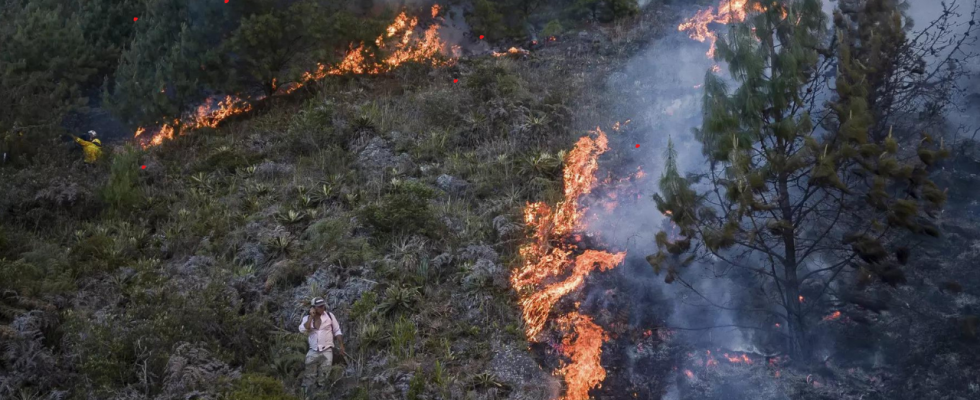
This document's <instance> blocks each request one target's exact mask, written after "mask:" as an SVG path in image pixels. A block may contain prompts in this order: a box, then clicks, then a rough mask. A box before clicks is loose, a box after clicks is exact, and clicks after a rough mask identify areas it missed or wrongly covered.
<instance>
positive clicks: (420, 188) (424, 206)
mask: <svg viewBox="0 0 980 400" xmlns="http://www.w3.org/2000/svg"><path fill="white" fill-rule="evenodd" d="M434 197H435V193H434V191H433V190H432V189H430V188H428V187H427V186H425V185H423V184H420V183H414V182H406V183H400V184H397V185H395V186H394V188H393V190H392V191H391V192H389V193H387V194H385V195H384V197H382V199H381V201H380V202H379V203H378V204H372V205H369V206H367V207H364V208H363V209H362V210H361V216H362V217H363V218H364V221H365V222H366V223H367V224H368V225H369V226H371V227H372V228H374V229H375V230H376V231H378V232H381V233H386V234H393V233H400V232H410V233H417V234H422V235H427V236H435V235H436V234H438V231H439V229H440V228H439V222H438V221H437V220H436V217H435V213H434V212H433V211H432V208H431V207H430V206H429V200H431V199H432V198H434Z"/></svg>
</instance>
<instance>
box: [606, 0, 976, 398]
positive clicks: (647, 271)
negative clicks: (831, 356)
mask: <svg viewBox="0 0 980 400" xmlns="http://www.w3.org/2000/svg"><path fill="white" fill-rule="evenodd" d="M643 3H644V2H641V6H642V5H645V4H643ZM951 4H954V3H951ZM973 4H974V3H973V1H972V0H970V1H962V0H961V1H959V2H957V3H956V4H955V5H958V7H959V8H958V11H959V12H960V14H961V15H960V16H959V17H958V19H957V20H956V21H957V22H956V23H955V24H954V26H955V27H956V29H960V30H961V31H965V30H966V29H969V27H970V25H969V24H968V22H969V20H970V18H971V14H970V12H971V11H972V10H973ZM836 6H837V2H836V1H824V3H823V8H824V11H825V13H827V15H828V17H829V16H831V15H832V12H833V9H834V8H835V7H836ZM697 10H698V9H697V8H695V7H684V8H682V9H679V10H677V12H678V14H679V16H680V18H682V19H686V18H689V17H691V16H693V15H694V14H695V12H697ZM906 13H907V15H908V16H909V17H910V18H911V19H913V20H914V21H915V22H916V25H915V27H914V28H913V29H912V31H913V32H916V31H917V30H921V29H922V28H926V27H927V26H928V23H929V22H930V21H933V20H935V19H936V18H938V17H939V16H940V15H941V13H942V7H941V6H940V4H939V2H938V1H935V0H913V1H910V8H909V9H908V10H907V12H906ZM831 21H832V19H830V18H828V23H830V22H831ZM679 22H680V21H675V23H679ZM674 26H676V25H674ZM715 28H717V30H718V32H719V33H722V32H724V29H725V28H724V27H720V26H715ZM910 36H911V35H910ZM976 49H978V47H977V46H975V45H974V46H971V48H970V49H967V50H968V51H975V50H976ZM707 50H708V44H706V43H699V42H697V41H694V40H692V39H690V38H689V37H688V36H687V35H686V34H685V33H683V32H677V31H676V30H674V29H668V33H667V34H666V36H665V37H663V38H661V39H659V40H656V41H653V42H651V43H650V44H649V45H648V47H647V48H646V49H644V50H642V51H641V52H639V54H637V55H636V56H634V57H633V58H632V59H631V60H629V61H628V62H627V63H626V65H625V66H624V67H623V68H622V69H621V70H620V71H619V72H616V73H613V74H611V75H610V76H609V78H608V80H607V82H606V96H607V100H608V101H609V102H611V103H612V104H613V105H614V107H613V108H614V109H615V110H616V113H617V114H618V115H627V116H629V118H631V119H632V122H631V123H630V125H629V126H630V128H628V129H625V130H624V133H616V132H613V133H611V137H613V138H616V136H617V135H621V137H619V138H618V139H619V140H618V141H619V142H620V143H627V144H629V146H628V147H624V148H618V149H614V150H613V151H614V152H618V153H620V154H622V155H624V156H625V157H627V158H628V161H627V162H626V163H625V164H626V166H625V167H622V168H621V170H619V171H615V172H614V175H616V174H618V176H622V173H623V172H624V171H626V172H628V171H632V170H635V168H636V167H637V166H639V167H641V168H642V169H643V170H644V171H645V172H646V174H647V175H646V177H644V178H642V179H637V180H635V184H636V188H635V190H636V192H635V194H636V195H637V199H635V200H634V199H617V201H618V203H619V204H618V206H617V207H616V208H615V209H612V210H607V209H605V208H603V207H599V206H597V205H598V204H602V203H603V201H609V200H608V199H593V200H594V204H596V206H593V207H592V208H591V211H590V213H591V214H592V215H593V217H592V218H591V219H590V220H589V230H590V231H592V232H594V233H595V234H596V235H597V236H598V237H600V238H601V240H602V242H603V243H604V244H606V245H607V246H609V247H610V248H614V249H616V250H621V249H625V250H626V251H627V259H626V261H625V262H624V265H621V266H620V267H618V268H616V269H613V270H612V271H610V272H608V273H607V274H613V275H617V279H616V280H615V281H616V282H617V283H618V284H620V285H622V287H619V288H618V289H619V290H620V291H621V292H623V293H627V294H629V295H631V296H636V297H635V298H633V301H634V303H635V305H634V306H633V308H632V312H631V314H630V324H632V325H634V326H639V327H641V329H646V328H647V327H649V326H651V325H653V326H664V325H666V326H668V327H672V328H679V329H677V331H676V332H677V335H676V337H675V339H674V340H676V341H679V342H681V343H683V344H684V345H686V346H691V347H695V348H702V349H716V348H723V349H728V350H731V351H742V352H748V353H756V354H760V355H770V354H772V353H773V352H775V351H776V349H778V346H775V339H773V337H772V336H770V335H767V334H760V333H759V332H757V331H754V330H746V329H741V328H738V327H734V326H735V325H739V326H741V325H752V326H759V325H760V324H761V323H764V322H765V321H766V319H765V313H750V312H745V311H738V310H739V309H740V308H741V307H743V306H746V305H749V304H750V303H749V302H750V301H752V300H753V297H754V299H755V300H758V298H759V294H758V293H750V292H749V291H748V289H747V288H749V287H754V288H758V287H759V286H760V285H759V282H757V281H751V279H752V278H751V277H747V276H746V275H745V274H741V275H740V274H732V273H731V271H727V272H728V273H727V274H723V273H722V272H724V271H723V269H724V266H723V265H721V263H714V262H713V261H715V260H710V259H708V260H699V261H698V262H696V263H694V264H693V265H691V266H689V267H687V268H686V269H684V270H682V272H681V273H680V277H679V280H682V281H683V282H685V283H687V284H689V285H690V286H689V287H687V286H685V285H684V284H679V283H678V282H674V283H673V284H667V283H665V282H664V276H663V275H660V276H658V275H656V274H655V273H654V271H653V269H652V268H651V267H650V266H649V264H647V262H646V261H645V260H644V257H645V256H646V255H647V254H651V253H653V252H655V251H656V249H657V246H656V244H655V240H654V236H655V235H656V233H657V232H658V231H660V230H662V229H663V230H669V229H670V223H669V221H668V220H667V218H666V217H665V216H663V215H662V214H661V213H660V212H659V211H658V210H657V209H656V207H655V204H654V202H653V201H652V200H651V199H650V196H651V195H653V194H654V193H657V192H658V188H657V183H658V180H659V177H660V175H661V171H662V170H663V167H664V162H665V157H664V154H663V152H664V149H666V147H667V143H668V140H670V141H672V142H673V145H674V148H675V150H676V152H677V156H678V157H677V163H678V169H679V170H680V171H681V173H682V175H683V174H685V173H694V172H704V171H705V169H706V160H705V157H704V156H703V155H702V153H701V145H700V143H699V142H698V141H697V140H696V139H695V137H694V134H693V129H694V128H698V127H700V125H701V122H702V119H703V118H702V110H701V100H702V96H703V91H702V89H701V85H702V84H703V82H704V77H705V74H706V73H707V72H708V71H709V70H710V69H712V67H715V62H714V61H712V60H710V59H709V58H708V57H707V56H706V55H705V53H706V51H707ZM934 57H936V58H935V59H934V60H927V61H935V60H938V59H940V57H943V55H942V54H937V55H934ZM718 67H720V72H719V73H718V75H721V76H723V77H727V66H726V65H719V66H718ZM963 68H964V69H965V70H966V71H967V72H968V74H965V75H964V77H963V78H962V79H961V80H960V82H958V84H959V86H960V87H961V88H967V89H970V90H967V91H965V92H963V93H959V94H957V95H958V96H960V98H959V99H958V100H954V102H953V105H954V106H955V107H954V108H953V109H951V110H949V114H948V115H947V119H948V121H949V123H950V124H951V125H953V126H950V128H949V129H950V130H957V129H959V130H962V128H959V126H964V125H965V126H977V125H978V124H977V121H976V116H975V113H970V112H969V109H968V108H967V107H972V109H973V110H975V109H976V107H977V104H978V103H970V102H969V101H966V100H971V99H973V100H975V101H977V100H978V99H980V94H977V93H976V92H977V89H978V88H980V81H978V79H977V77H976V75H977V72H980V71H978V68H980V67H978V66H977V63H975V62H974V63H970V64H969V65H963ZM730 87H731V86H730ZM828 95H829V94H828ZM633 143H636V144H639V145H640V146H639V148H634V147H633V145H632V144H633ZM598 196H601V194H600V195H597V197H598ZM757 265H763V263H762V260H759V262H758V263H757ZM811 268H819V267H811ZM599 292H601V291H600V290H593V291H592V292H591V293H590V294H589V301H588V303H592V304H601V303H602V301H601V300H598V299H596V297H601V296H603V295H604V294H603V293H599ZM718 306H721V307H718ZM773 307H774V309H773V310H772V311H777V310H776V309H775V306H773ZM769 323H771V321H770V322H769ZM712 326H715V327H725V328H720V329H698V328H704V327H712ZM684 328H689V329H684ZM824 340H825V341H826V342H825V343H819V344H816V346H819V347H820V348H827V349H829V348H830V347H831V346H833V343H832V341H833V339H832V338H826V339H824ZM817 351H818V352H821V350H819V349H818V350H817ZM828 351H829V350H828ZM747 389H748V388H746V390H747ZM662 394H663V395H665V397H664V398H670V399H679V398H682V397H683V395H682V394H681V393H679V392H678V388H677V387H676V386H674V385H670V386H668V388H667V389H666V392H665V393H662ZM773 396H775V397H773V398H784V397H785V396H784V395H780V394H773Z"/></svg>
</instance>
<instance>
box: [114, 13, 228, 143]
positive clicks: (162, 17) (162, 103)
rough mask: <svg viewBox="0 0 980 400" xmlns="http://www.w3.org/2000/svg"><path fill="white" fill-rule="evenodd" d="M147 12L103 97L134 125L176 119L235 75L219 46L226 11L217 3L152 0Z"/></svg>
mask: <svg viewBox="0 0 980 400" xmlns="http://www.w3.org/2000/svg"><path fill="white" fill-rule="evenodd" d="M147 14H148V15H147V16H146V17H144V18H143V19H142V21H143V22H144V24H142V25H141V27H140V28H139V30H138V31H137V33H136V36H135V38H134V39H133V43H132V45H131V46H130V47H129V48H128V49H127V50H126V51H125V52H123V54H122V56H121V59H120V65H119V68H118V70H117V72H116V80H115V87H114V88H113V90H112V92H111V93H112V94H111V96H108V98H107V99H106V100H107V102H108V103H109V104H111V105H112V107H113V108H114V109H115V110H116V111H117V112H118V113H119V114H120V115H121V116H122V117H123V118H125V119H127V120H128V121H129V122H130V123H132V124H135V125H142V124H153V123H160V122H169V121H172V120H176V119H178V118H179V117H180V116H181V115H182V114H183V113H184V112H186V111H187V110H188V109H190V108H191V107H192V106H193V105H195V104H196V103H197V102H198V101H200V100H201V99H203V98H204V97H206V96H207V95H208V94H209V93H211V92H219V91H221V90H222V89H225V88H227V87H228V85H229V81H231V80H233V79H234V78H233V74H232V73H231V71H230V68H229V67H228V65H229V63H228V61H227V60H226V59H223V57H222V54H221V51H220V48H221V44H222V40H223V37H224V35H223V33H222V32H223V29H224V26H225V25H226V24H227V23H228V15H226V14H225V13H223V12H222V10H221V9H220V5H218V3H214V4H211V3H209V2H195V1H190V0H155V1H153V2H151V4H149V5H148V6H147Z"/></svg>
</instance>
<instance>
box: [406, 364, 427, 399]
mask: <svg viewBox="0 0 980 400" xmlns="http://www.w3.org/2000/svg"><path fill="white" fill-rule="evenodd" d="M425 381H426V377H425V374H424V373H422V369H421V368H417V369H416V370H415V374H414V375H412V379H411V380H409V381H408V393H407V394H406V395H405V396H406V398H407V399H408V400H419V399H421V398H422V397H421V396H422V394H423V392H425Z"/></svg>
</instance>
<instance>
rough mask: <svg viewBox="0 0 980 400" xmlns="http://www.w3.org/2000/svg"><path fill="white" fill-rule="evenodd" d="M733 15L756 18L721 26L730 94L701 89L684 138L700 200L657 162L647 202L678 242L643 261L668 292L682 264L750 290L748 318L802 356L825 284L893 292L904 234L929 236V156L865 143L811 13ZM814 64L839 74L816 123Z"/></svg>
mask: <svg viewBox="0 0 980 400" xmlns="http://www.w3.org/2000/svg"><path fill="white" fill-rule="evenodd" d="M746 9H749V10H764V11H761V12H758V13H757V14H755V15H752V16H750V17H749V18H748V19H747V20H746V21H745V22H744V23H738V24H735V25H734V26H732V27H731V30H730V32H729V33H728V34H727V35H725V36H724V37H720V38H719V41H718V51H717V53H716V57H717V58H718V59H719V60H720V61H724V62H726V63H727V64H728V66H729V70H730V73H731V76H732V78H733V79H734V81H735V82H737V83H738V87H737V88H735V89H734V90H729V89H728V88H727V87H726V84H725V82H724V81H723V80H722V79H720V78H719V77H716V76H715V75H713V74H712V73H711V72H709V73H708V74H707V76H706V77H705V96H704V102H703V112H704V122H703V124H702V126H701V128H700V129H697V130H696V132H695V136H696V138H697V139H698V140H699V141H700V142H701V144H702V146H703V151H704V155H705V157H706V158H707V159H708V161H709V163H710V165H709V169H708V170H707V171H705V172H704V174H703V175H699V176H698V177H696V178H692V180H693V181H695V182H699V183H704V184H706V186H707V188H708V189H707V190H706V191H704V192H695V191H694V189H692V185H691V184H692V180H684V179H681V178H680V176H679V174H678V173H677V171H676V161H675V160H674V157H672V155H670V154H668V163H667V164H668V167H667V169H666V170H665V173H664V176H663V177H662V179H661V194H660V195H658V196H656V197H655V198H654V200H655V201H656V202H657V205H658V208H659V209H660V210H661V211H662V212H664V213H665V214H668V215H670V217H671V219H672V220H673V221H674V223H676V224H677V226H678V227H679V229H680V233H681V235H682V237H681V238H669V237H667V236H666V235H658V238H657V239H658V240H657V244H658V247H659V251H658V252H657V253H656V254H654V255H651V256H649V257H648V258H647V259H648V261H649V262H650V263H651V264H652V265H653V266H654V268H655V270H657V271H661V270H666V271H667V281H668V282H670V281H673V280H674V279H675V278H676V277H677V276H678V272H679V268H680V267H681V266H684V265H687V264H689V263H690V262H691V258H690V257H691V256H690V255H688V256H686V257H684V256H683V253H686V252H690V253H693V255H698V254H700V255H711V256H712V257H710V258H711V259H713V260H716V261H712V262H720V263H722V264H724V265H725V266H726V267H734V270H736V271H741V272H742V273H743V274H745V275H747V276H752V277H754V281H753V282H757V284H758V287H757V288H755V289H759V290H758V292H760V293H763V295H762V296H763V297H765V298H767V299H768V300H769V301H770V302H771V303H772V307H769V308H757V309H754V310H753V311H756V312H759V313H760V315H762V316H764V317H763V318H770V319H769V320H767V321H766V322H767V324H768V325H769V326H773V325H774V323H778V324H780V326H785V327H786V328H787V329H788V331H789V334H788V335H786V338H787V340H786V342H785V347H786V350H787V351H789V352H791V353H794V354H797V355H802V356H807V355H808V350H809V349H808V339H807V333H808V332H809V329H810V327H811V326H812V325H813V324H814V322H815V321H819V318H820V316H822V313H824V312H826V311H828V310H826V309H821V308H820V307H821V305H822V304H826V303H824V302H821V299H823V298H824V297H825V296H828V295H829V294H830V293H831V292H832V291H833V290H834V288H835V287H836V286H833V284H834V283H840V282H841V279H842V278H845V277H855V276H857V279H859V280H861V281H862V282H864V283H868V284H870V283H872V282H874V281H876V280H881V281H884V282H886V283H890V284H899V283H902V282H903V280H904V276H903V275H902V273H901V268H900V264H902V263H904V262H905V261H906V260H907V257H905V256H906V255H907V253H906V252H905V251H904V250H898V251H896V252H892V251H890V250H897V248H898V247H900V241H901V239H902V238H903V237H904V236H905V235H908V234H928V235H938V231H937V230H936V228H935V225H934V224H933V223H931V222H930V221H929V213H930V212H931V211H933V210H935V209H936V207H939V206H940V205H941V204H942V201H943V200H944V198H943V196H941V192H940V191H939V190H938V188H937V187H936V186H935V184H933V183H932V182H930V181H929V180H928V178H927V173H926V172H927V168H928V166H929V165H931V164H933V163H934V162H935V161H936V160H938V159H939V158H941V157H942V155H943V150H941V149H938V150H937V149H936V147H938V146H937V144H935V143H932V142H931V140H930V138H929V137H924V138H923V139H922V140H921V141H919V144H920V146H919V149H918V150H917V151H918V153H919V154H920V156H921V161H919V160H916V159H914V158H908V157H900V156H899V152H900V149H899V148H898V146H897V144H896V142H895V139H894V138H893V137H890V136H886V137H884V138H882V140H880V141H877V140H875V139H874V127H875V126H876V120H875V118H876V116H875V114H874V113H873V112H872V111H871V110H872V107H871V106H870V104H872V103H873V102H874V101H875V99H876V98H879V97H880V94H878V93H875V90H872V86H871V85H872V83H871V82H870V81H869V80H868V79H865V78H864V76H865V75H866V74H867V73H868V71H867V70H866V69H864V67H863V66H861V65H862V63H861V62H860V60H858V59H856V58H854V56H853V54H854V53H855V50H854V48H853V44H854V41H851V40H848V38H846V37H843V36H846V34H843V33H842V34H841V35H842V37H839V38H838V40H837V42H838V43H839V44H841V45H840V46H839V48H838V49H837V52H836V53H835V52H834V51H833V50H831V49H827V48H826V45H827V44H826V43H827V42H828V40H825V39H826V38H827V36H828V35H827V34H826V27H827V20H826V16H825V15H824V14H823V12H822V11H821V6H820V3H819V1H818V0H792V1H775V0H764V1H759V0H750V1H749V4H747V5H746ZM867 29H885V28H877V27H869V28H867ZM890 37H891V38H890V39H888V40H901V36H899V35H892V36H890ZM864 43H867V42H864ZM886 45H896V43H890V44H881V45H880V46H881V47H882V48H884V46H886ZM869 56H870V55H869ZM825 57H831V58H834V59H836V60H834V59H832V60H829V61H836V62H838V63H839V69H838V75H837V78H836V82H835V84H836V93H833V94H827V95H830V96H833V97H834V100H833V101H832V102H831V104H830V106H829V109H824V108H823V106H824V105H823V100H821V97H820V96H821V95H818V93H822V92H821V89H820V88H821V87H822V86H821V85H819V83H820V82H821V79H822V78H821V76H822V75H824V74H823V70H822V69H821V67H822V66H825V65H832V63H826V62H822V61H828V60H826V59H825ZM824 94H826V93H824ZM811 110H816V112H815V113H814V114H811ZM824 117H826V118H824ZM818 121H823V123H822V124H821V123H818ZM913 151H914V150H913ZM688 240H693V241H694V243H695V244H696V245H691V244H690V243H687V241H688ZM706 259H707V258H706ZM845 271H852V272H853V273H851V274H845V273H844V272H845ZM771 318H776V321H772V320H771Z"/></svg>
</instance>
